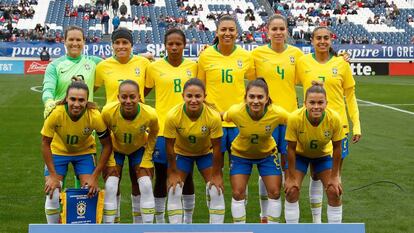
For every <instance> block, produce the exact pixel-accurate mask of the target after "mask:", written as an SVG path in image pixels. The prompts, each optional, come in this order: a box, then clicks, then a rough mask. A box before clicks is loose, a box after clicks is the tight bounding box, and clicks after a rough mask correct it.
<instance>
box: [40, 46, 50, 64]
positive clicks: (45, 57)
mask: <svg viewBox="0 0 414 233" xmlns="http://www.w3.org/2000/svg"><path fill="white" fill-rule="evenodd" d="M40 60H41V61H49V60H50V55H49V52H48V51H47V50H46V46H43V48H42V51H40Z"/></svg>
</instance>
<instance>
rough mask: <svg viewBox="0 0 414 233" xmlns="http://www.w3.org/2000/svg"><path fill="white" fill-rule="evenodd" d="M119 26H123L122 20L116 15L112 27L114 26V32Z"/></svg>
mask: <svg viewBox="0 0 414 233" xmlns="http://www.w3.org/2000/svg"><path fill="white" fill-rule="evenodd" d="M119 24H121V20H120V19H119V17H118V15H115V16H114V17H113V18H112V25H113V26H114V30H116V29H117V28H118V27H119Z"/></svg>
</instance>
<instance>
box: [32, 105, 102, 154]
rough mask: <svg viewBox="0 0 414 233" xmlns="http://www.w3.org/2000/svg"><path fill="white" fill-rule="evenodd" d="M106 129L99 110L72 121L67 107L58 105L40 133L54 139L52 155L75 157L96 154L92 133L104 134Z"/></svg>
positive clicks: (90, 111)
mask: <svg viewBox="0 0 414 233" xmlns="http://www.w3.org/2000/svg"><path fill="white" fill-rule="evenodd" d="M106 129H107V127H106V125H105V123H104V122H103V120H102V117H101V114H100V113H99V111H98V110H97V109H86V110H85V112H84V113H83V115H82V116H81V117H80V118H79V119H78V120H77V121H72V119H71V118H70V117H69V114H68V112H67V105H58V106H57V107H56V108H55V109H54V110H53V111H52V113H51V114H50V115H49V116H48V117H47V118H46V120H45V123H44V125H43V128H42V131H41V132H40V133H41V134H42V135H43V136H45V137H49V138H53V140H52V144H51V149H52V154H55V155H70V156H74V155H85V154H93V153H96V143H95V138H94V137H93V136H92V135H91V134H92V131H94V130H95V131H96V132H99V133H102V132H105V130H106Z"/></svg>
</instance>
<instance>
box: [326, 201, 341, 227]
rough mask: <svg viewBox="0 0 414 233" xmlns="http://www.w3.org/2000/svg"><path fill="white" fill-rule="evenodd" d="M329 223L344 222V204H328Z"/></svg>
mask: <svg viewBox="0 0 414 233" xmlns="http://www.w3.org/2000/svg"><path fill="white" fill-rule="evenodd" d="M328 223H342V205H340V206H335V207H334V206H330V205H328Z"/></svg>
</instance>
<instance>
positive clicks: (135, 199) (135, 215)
mask: <svg viewBox="0 0 414 233" xmlns="http://www.w3.org/2000/svg"><path fill="white" fill-rule="evenodd" d="M131 201H132V222H133V223H142V216H141V195H136V196H134V195H132V194H131Z"/></svg>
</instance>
